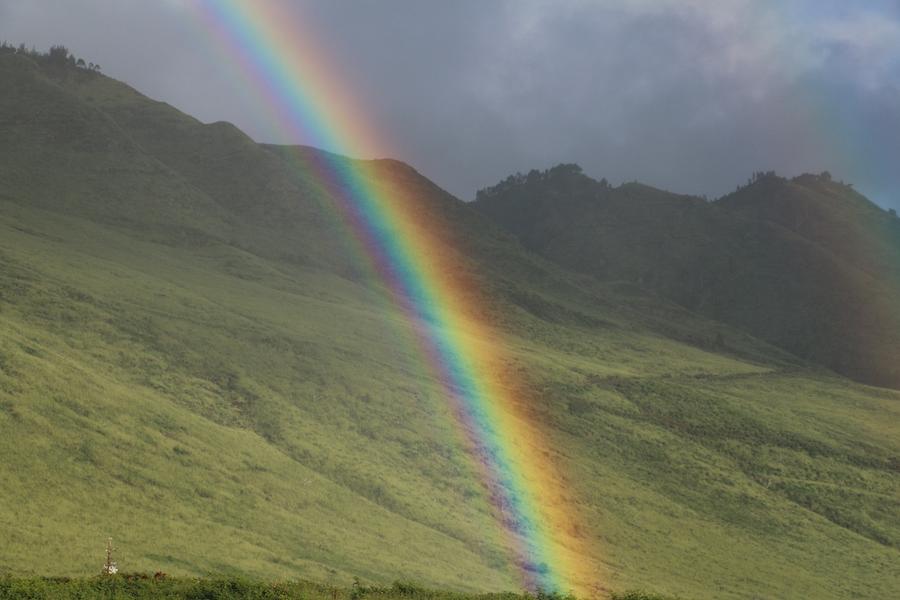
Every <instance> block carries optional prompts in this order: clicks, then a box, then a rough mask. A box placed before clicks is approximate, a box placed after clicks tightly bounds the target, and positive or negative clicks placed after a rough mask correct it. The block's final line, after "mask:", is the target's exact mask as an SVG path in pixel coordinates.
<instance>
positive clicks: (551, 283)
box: [0, 55, 900, 599]
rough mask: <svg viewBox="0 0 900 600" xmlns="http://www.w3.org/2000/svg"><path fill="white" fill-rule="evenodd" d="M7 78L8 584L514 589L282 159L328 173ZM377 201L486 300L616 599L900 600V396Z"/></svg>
mask: <svg viewBox="0 0 900 600" xmlns="http://www.w3.org/2000/svg"><path fill="white" fill-rule="evenodd" d="M0 82H2V85H0V125H2V127H0V129H2V130H3V131H4V133H5V135H4V136H3V137H2V138H0V434H2V435H0V456H2V457H3V460H2V462H0V540H2V543H0V574H4V573H9V574H13V575H30V574H36V575H69V576H76V575H84V574H92V573H95V572H96V571H97V570H99V568H100V566H101V564H102V561H103V549H104V544H105V541H106V537H107V536H112V537H113V538H114V539H115V542H116V545H117V547H118V559H119V563H120V566H121V567H122V568H123V569H125V570H127V571H138V570H140V571H149V572H154V571H156V570H162V571H165V572H167V573H169V574H173V575H199V574H207V573H216V574H223V575H231V574H244V575H249V576H254V577H264V578H271V579H283V578H296V577H303V578H310V579H313V580H317V581H320V582H323V583H327V584H337V585H347V584H348V583H349V582H350V581H351V579H352V578H353V577H354V576H358V577H360V578H361V579H362V580H363V581H364V582H370V583H375V584H386V583H389V582H391V581H394V580H397V579H401V580H408V581H416V582H418V583H421V584H423V585H428V586H440V587H443V588H448V589H451V590H459V591H470V592H472V591H499V590H514V589H515V587H516V585H517V583H516V578H515V573H514V570H513V568H512V566H511V565H510V562H509V557H508V556H507V555H506V553H505V552H504V551H503V547H502V542H501V540H500V538H499V535H498V532H497V527H496V525H494V524H493V523H492V519H491V516H490V511H489V507H488V506H487V503H486V501H485V499H484V494H483V492H482V490H481V488H480V484H479V483H478V478H477V475H476V472H475V465H473V464H472V463H471V462H470V460H469V457H468V456H467V455H466V454H465V453H464V452H463V450H462V447H463V444H462V443H461V440H460V439H459V438H458V436H457V433H456V431H455V429H454V426H453V424H452V423H453V421H452V416H451V414H450V409H449V407H448V406H447V405H446V404H445V402H444V400H443V398H442V396H441V394H440V386H439V385H438V382H437V381H434V380H433V378H432V377H431V376H430V375H429V371H428V369H427V368H426V367H425V365H424V364H423V363H422V360H421V358H420V357H419V356H418V355H417V351H416V350H415V348H416V346H415V344H414V343H413V338H412V332H411V331H410V330H409V329H408V326H407V324H406V323H405V321H404V319H403V318H402V316H401V314H400V313H399V312H398V311H397V310H396V309H395V308H394V307H393V306H392V305H391V304H390V303H389V302H388V301H387V299H386V294H385V293H384V291H383V290H382V289H381V288H380V287H379V286H378V284H377V282H374V281H373V280H372V279H371V278H370V277H368V276H367V275H366V273H365V271H364V270H361V269H360V267H359V265H358V264H357V261H356V260H355V259H354V258H353V254H352V252H350V251H349V250H348V248H347V247H346V242H345V239H346V236H345V234H344V233H342V231H341V224H340V223H339V222H337V221H336V220H335V218H334V217H333V211H331V210H330V209H329V205H328V198H326V197H323V196H322V195H321V193H320V192H319V191H318V190H317V189H316V186H315V182H314V181H312V180H310V179H309V178H308V176H307V175H306V174H304V173H303V172H298V171H297V170H296V169H294V168H293V167H292V164H293V159H292V158H291V156H292V155H293V154H295V153H306V154H312V155H314V154H315V153H316V152H317V151H315V150H313V149H308V148H273V147H267V146H260V145H257V144H254V143H253V142H252V141H250V140H249V139H248V138H247V137H246V136H244V135H243V134H241V133H240V132H239V131H237V130H236V129H234V128H233V127H232V126H230V125H226V124H213V125H203V124H201V123H199V122H197V121H195V120H194V119H191V118H190V117H187V116H185V115H183V114H181V113H178V112H177V111H176V110H174V109H173V108H171V107H168V106H166V105H164V104H161V103H158V102H153V101H151V100H149V99H147V98H145V97H143V96H141V95H140V94H138V93H137V92H136V91H134V90H132V89H130V88H128V87H127V86H125V85H124V84H121V83H119V82H116V81H114V80H112V79H109V78H106V77H103V76H102V75H99V74H96V73H90V72H84V71H80V70H77V69H73V68H67V67H62V66H54V65H52V64H46V63H44V62H42V61H40V60H36V59H34V58H28V57H24V56H20V55H11V56H10V55H2V56H0ZM348 160H349V159H348ZM374 177H377V178H378V181H377V182H376V183H377V184H378V185H384V186H396V187H398V188H402V189H404V190H407V191H410V190H411V191H414V192H415V194H416V196H417V197H420V198H421V206H420V207H419V209H420V210H423V211H431V212H432V213H433V215H434V219H433V220H434V222H438V223H441V224H442V228H441V231H436V232H435V235H436V236H446V237H441V239H442V240H444V244H445V249H446V251H447V252H452V253H454V256H455V257H456V264H458V268H460V269H465V270H467V271H471V272H472V273H473V276H474V277H476V278H477V279H478V281H480V283H481V286H482V287H483V288H484V289H485V290H488V291H489V292H490V294H491V297H492V299H493V301H492V303H491V304H490V305H486V306H482V307H480V308H479V310H484V311H488V312H489V313H490V316H491V318H492V319H493V320H494V321H495V322H497V323H498V324H499V326H501V327H502V328H503V329H504V331H505V332H507V333H508V335H509V337H510V356H511V361H512V362H511V364H509V365H508V368H509V369H510V370H511V371H513V370H514V371H518V372H521V373H525V374H527V377H528V378H529V382H530V385H531V386H532V387H533V389H534V396H533V399H532V402H533V406H531V407H530V410H531V412H532V414H534V415H537V416H539V418H540V421H541V423H542V425H543V427H545V429H546V431H547V434H548V438H549V440H550V443H551V447H549V448H547V451H548V452H549V453H551V454H553V455H554V456H556V457H557V459H558V462H559V463H560V464H562V465H564V467H565V474H564V477H565V480H566V482H567V485H568V486H569V487H570V488H571V489H569V490H567V493H569V494H570V495H571V496H572V497H573V498H576V499H577V501H578V504H579V509H580V510H581V511H582V513H583V515H584V529H583V531H582V532H581V535H582V536H583V538H584V540H585V542H586V546H587V547H588V548H589V549H590V552H591V553H592V557H591V560H593V561H594V562H595V563H596V564H597V581H596V584H597V587H596V590H597V592H598V593H600V594H605V593H607V592H608V591H610V590H626V589H631V588H643V589H647V590H649V591H653V592H658V593H666V594H680V595H683V596H685V597H690V598H760V597H763V598H767V597H781V598H791V597H794V598H809V597H815V598H821V599H828V598H846V597H858V598H887V597H892V596H894V595H896V592H897V591H898V589H900V575H898V573H897V571H896V568H895V566H896V564H897V560H898V558H900V520H898V518H897V514H900V501H898V497H900V494H898V492H900V475H898V459H897V456H898V450H900V442H898V440H900V435H898V433H900V431H898V422H900V421H898V416H900V415H898V413H900V393H897V392H893V391H887V390H883V389H878V388H872V387H866V386H863V385H860V384H856V383H853V382H851V381H848V380H846V379H843V378H841V377H839V376H837V375H833V374H831V373H830V372H827V371H825V370H823V369H821V368H818V367H815V366H812V365H811V364H809V363H806V362H804V361H803V360H801V359H799V358H796V357H795V356H793V355H791V354H788V353H786V352H784V351H782V350H778V349H776V348H775V347H773V346H770V345H767V344H766V343H764V342H761V341H758V340H756V339H754V338H752V337H750V336H748V335H747V334H745V333H742V332H741V331H739V330H737V329H733V328H730V327H728V326H727V325H722V324H720V323H717V322H714V321H711V320H707V319H704V318H702V317H700V316H697V315H696V314H693V313H690V312H688V311H686V310H684V309H682V308H680V307H678V306H677V305H675V304H670V303H667V302H665V301H663V300H660V299H657V298H652V297H649V296H648V295H646V294H645V293H644V292H642V291H640V290H639V289H637V288H636V287H634V286H632V285H628V284H623V283H607V284H603V283H598V282H597V281H596V280H595V279H593V278H590V277H586V276H582V275H574V274H570V273H567V272H565V271H563V270H561V269H560V268H559V267H556V266H554V265H553V264H552V263H549V262H547V261H545V260H543V259H541V258H539V257H537V256H536V255H533V254H529V253H528V252H527V251H525V250H524V249H523V248H522V246H521V245H520V244H519V242H518V241H516V240H515V239H514V238H513V237H511V236H509V235H508V234H505V233H503V232H502V231H501V230H500V229H498V228H497V227H496V226H495V225H493V224H492V223H490V222H489V221H488V220H487V219H485V218H484V217H483V216H482V215H481V214H479V213H478V212H477V211H476V210H474V209H473V208H472V207H470V206H468V205H466V204H464V203H462V202H460V201H458V200H456V199H454V198H452V197H451V196H449V195H447V194H446V193H444V192H442V191H441V190H439V189H438V188H437V187H436V186H434V185H433V184H432V183H430V182H429V181H428V180H427V179H425V178H423V177H421V176H420V175H419V174H417V173H416V172H415V171H414V170H412V169H411V168H409V167H407V166H405V165H402V164H401V163H397V162H395V161H380V162H379V163H378V168H377V171H376V174H375V175H374ZM449 231H452V232H454V233H455V235H454V236H450V235H449V234H448V232H449ZM451 241H452V242H453V243H454V244H455V245H454V246H453V247H450V246H449V245H448V244H450V243H451Z"/></svg>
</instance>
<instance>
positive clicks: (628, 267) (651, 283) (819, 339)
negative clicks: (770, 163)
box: [475, 165, 900, 388]
mask: <svg viewBox="0 0 900 600" xmlns="http://www.w3.org/2000/svg"><path fill="white" fill-rule="evenodd" d="M475 206H476V207H477V208H478V209H479V210H481V212H482V213H483V214H485V215H486V216H488V217H490V218H491V219H492V220H494V221H495V222H496V223H497V224H499V225H501V226H502V227H504V228H505V229H507V230H508V231H509V232H511V233H513V234H515V235H516V236H517V237H518V238H519V239H520V240H521V241H522V243H523V245H525V246H526V247H527V248H529V249H530V250H533V251H535V252H538V253H540V254H541V255H542V256H544V257H546V258H548V259H550V260H553V261H555V262H557V263H558V264H560V265H563V266H564V267H566V268H570V269H574V270H576V271H579V272H583V273H588V274H591V275H593V276H595V277H597V278H599V279H601V280H604V281H628V282H632V283H637V284H639V285H641V286H642V287H644V288H645V289H648V290H651V291H654V292H656V293H659V294H660V295H662V296H663V297H665V298H667V299H669V300H672V301H674V302H677V303H679V304H681V305H682V306H685V307H687V308H688V309H690V310H693V311H696V312H699V313H701V314H704V315H706V316H708V317H710V318H713V319H716V320H719V321H723V322H726V323H729V324H731V325H734V326H736V327H739V328H741V329H743V330H745V331H747V332H749V333H750V334H751V335H754V336H756V337H759V338H761V339H764V340H767V341H769V342H771V343H773V344H775V345H777V346H779V347H781V348H784V349H786V350H788V351H789V352H792V353H794V354H795V355H798V356H802V357H804V358H806V359H808V360H811V361H814V362H818V363H820V364H823V365H825V366H827V367H829V368H831V369H834V370H836V371H838V372H840V373H843V374H845V375H847V376H849V377H851V378H854V379H857V380H859V381H863V382H865V383H870V384H874V385H882V386H889V387H893V388H900V366H898V365H900V219H898V218H897V217H896V215H893V214H890V213H888V212H886V211H884V210H882V209H880V208H879V207H877V206H876V205H874V204H872V203H871V202H869V201H868V200H867V199H866V198H864V197H863V196H861V195H860V194H858V193H856V192H855V191H854V190H853V189H852V187H850V186H848V185H845V184H843V183H838V182H835V181H832V180H831V177H830V175H828V174H822V175H803V176H800V177H796V178H794V179H792V180H787V179H784V178H781V177H778V176H776V175H774V174H772V173H768V174H763V173H758V174H756V176H755V177H754V179H753V180H752V181H751V182H749V183H748V184H747V185H746V186H744V187H741V188H740V189H738V190H737V191H736V192H735V193H733V194H730V195H728V196H727V197H725V198H722V199H720V200H718V201H716V202H706V201H704V200H703V199H701V198H696V197H691V196H680V195H677V194H672V193H669V192H664V191H661V190H657V189H654V188H652V187H649V186H645V185H641V184H639V183H628V184H624V185H621V186H619V187H615V188H614V187H611V186H609V185H608V184H607V183H606V182H605V181H602V182H598V181H595V180H593V179H591V178H589V177H587V176H586V175H584V174H583V173H581V171H580V169H578V168H577V167H576V166H574V165H568V166H566V165H561V166H559V167H557V168H554V169H550V170H548V171H545V172H542V173H541V172H537V171H534V172H532V173H531V174H529V175H527V176H519V177H518V178H517V177H512V178H510V179H508V180H507V181H505V182H503V183H501V184H499V185H497V186H495V187H493V188H488V189H486V190H483V191H482V192H480V193H479V201H478V202H476V203H475Z"/></svg>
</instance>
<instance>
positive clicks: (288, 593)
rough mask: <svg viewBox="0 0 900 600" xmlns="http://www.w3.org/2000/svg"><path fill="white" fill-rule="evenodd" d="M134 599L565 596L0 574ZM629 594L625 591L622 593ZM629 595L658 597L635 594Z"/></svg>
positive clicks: (11, 596)
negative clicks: (24, 576) (27, 576)
mask: <svg viewBox="0 0 900 600" xmlns="http://www.w3.org/2000/svg"><path fill="white" fill-rule="evenodd" d="M26 598H27V599H34V600H37V599H45V598H46V599H49V598H53V599H54V600H68V599H71V600H76V599H77V600H91V599H93V598H102V599H103V600H140V599H142V598H147V599H151V598H152V599H154V600H156V599H159V598H171V599H182V598H189V599H201V598H202V599H204V600H299V599H301V598H302V599H303V600H402V599H406V600H568V599H567V597H565V596H559V595H556V594H543V593H538V594H537V595H530V594H514V593H509V592H507V593H500V594H461V593H456V592H448V591H437V590H429V589H425V588H421V587H418V586H416V585H413V584H410V583H403V582H395V583H394V584H393V585H391V586H390V587H378V586H364V585H361V584H360V583H359V582H354V584H353V586H351V587H349V588H340V587H332V586H326V585H322V584H317V583H312V582H309V581H287V582H276V583H266V582H261V581H257V580H252V579H247V578H242V577H228V578H224V577H221V578H204V579H185V578H172V577H167V576H165V575H164V574H162V573H157V574H156V575H147V574H143V573H133V574H126V575H116V576H102V577H94V578H89V579H86V578H76V579H70V578H67V577H58V578H52V579H47V578H31V579H25V578H16V579H13V578H0V600H22V599H26ZM623 598H627V599H628V600H631V598H632V597H631V596H627V597H623ZM634 598H635V600H637V599H638V598H639V600H664V599H662V598H657V597H653V598H650V597H649V596H640V597H638V596H635V597H634Z"/></svg>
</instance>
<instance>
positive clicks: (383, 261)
mask: <svg viewBox="0 0 900 600" xmlns="http://www.w3.org/2000/svg"><path fill="white" fill-rule="evenodd" d="M188 6H189V7H190V9H191V10H192V12H193V14H194V15H195V16H196V18H197V19H198V20H199V21H200V22H201V23H202V26H203V29H204V30H205V31H206V33H207V34H208V35H210V37H211V38H212V39H213V40H214V41H215V42H216V44H217V45H219V46H220V47H222V48H223V50H224V51H225V53H226V55H227V57H228V60H229V61H231V62H233V63H235V64H236V65H238V66H239V67H240V71H241V72H242V74H243V76H244V77H245V78H246V79H247V83H248V84H249V86H250V87H252V88H253V90H255V91H256V92H257V93H259V94H260V98H261V100H262V102H263V108H264V109H265V110H266V111H267V112H269V113H270V115H269V116H270V117H271V121H272V126H273V128H274V129H275V130H277V131H278V132H279V133H281V134H282V135H285V134H286V135H287V138H288V139H291V140H303V141H304V142H305V143H309V144H310V145H314V146H316V147H319V148H323V149H326V150H328V151H329V152H334V153H337V154H340V155H345V156H360V155H370V156H371V155H373V154H377V153H382V152H384V151H385V146H384V145H383V143H382V140H384V139H385V138H384V136H381V135H379V134H378V133H377V132H376V131H375V130H374V128H373V127H372V126H371V124H370V123H369V122H368V121H367V120H366V119H365V117H364V114H363V113H362V112H361V111H360V110H358V109H357V107H355V106H354V105H353V102H352V100H353V98H354V95H353V94H352V93H350V92H349V90H348V89H347V88H346V87H345V86H344V85H342V82H341V81H340V80H339V79H338V78H337V75H336V73H337V70H335V69H333V68H331V67H330V66H329V64H328V62H327V60H325V57H324V56H323V53H322V52H321V50H320V45H319V44H317V43H316V42H315V36H314V35H313V34H312V32H310V31H308V30H304V31H300V30H299V29H298V28H299V27H300V26H301V23H298V19H297V18H296V15H294V14H288V13H286V12H284V9H283V7H282V6H281V5H280V4H279V3H277V2H273V1H271V0H252V1H250V0H247V1H241V0H220V1H216V0H191V1H189V2H188ZM309 156H310V155H307V154H303V155H302V156H301V154H300V153H297V154H296V161H297V167H298V168H302V169H304V171H305V172H306V173H312V174H313V175H314V179H315V181H316V182H317V185H318V186H319V187H320V189H321V190H322V191H323V192H325V193H326V194H327V197H328V198H330V199H331V200H332V201H333V203H334V206H335V208H336V209H337V211H338V212H339V215H340V218H341V220H342V221H343V223H344V224H345V225H346V228H347V229H348V230H349V231H350V232H351V233H352V236H353V238H354V241H355V243H356V245H358V246H359V247H360V248H361V249H362V252H363V254H364V255H365V257H366V259H367V260H368V262H369V263H370V266H371V267H372V268H373V269H374V271H375V272H376V273H377V274H378V276H379V277H380V279H381V280H383V281H384V282H385V283H386V285H387V286H388V288H389V289H390V291H391V295H392V296H393V298H394V300H395V301H396V303H397V305H398V306H399V307H400V309H401V310H402V311H403V313H404V314H405V316H406V317H407V319H408V321H409V323H410V324H411V326H412V328H413V330H414V332H415V335H416V338H417V340H418V343H419V346H420V350H421V352H422V354H423V356H424V357H425V358H426V359H427V363H428V365H429V368H430V369H431V371H432V373H433V374H434V375H435V376H436V377H437V378H438V379H439V381H440V382H441V385H442V388H443V392H444V394H445V396H446V398H447V401H448V402H449V403H450V405H451V408H452V410H453V412H454V414H455V416H456V420H457V425H458V427H459V428H460V430H461V431H462V432H463V435H464V439H465V440H466V444H467V447H468V449H469V450H470V451H471V453H472V456H473V457H474V462H475V464H476V466H477V468H478V470H479V471H480V473H481V476H482V479H483V483H484V485H485V489H486V493H487V495H488V497H489V499H490V501H491V505H492V507H493V509H494V511H495V516H496V520H497V522H498V527H499V528H500V529H501V530H502V532H503V533H504V538H505V539H506V540H508V546H509V549H510V552H511V556H512V561H511V562H512V563H513V564H515V565H516V567H517V571H518V574H519V576H520V581H521V585H522V586H523V587H524V588H526V589H529V590H537V589H542V590H545V591H556V592H563V593H565V592H572V593H585V592H586V591H587V590H588V586H589V585H591V584H593V583H594V582H592V581H590V579H591V578H592V577H596V573H595V570H594V568H593V567H592V565H591V564H590V560H589V559H588V558H587V554H586V553H585V552H584V551H583V549H582V541H581V540H580V534H579V526H578V525H579V524H578V522H577V520H576V519H575V517H574V516H573V506H572V504H573V503H572V502H571V501H570V500H569V499H568V498H567V494H568V492H567V490H566V489H565V483H564V480H563V478H562V477H561V476H560V475H559V472H558V471H559V469H558V468H557V467H556V464H555V459H554V458H552V454H551V453H549V452H548V451H547V447H548V444H546V443H545V442H544V440H545V438H544V437H543V436H542V434H541V431H540V429H539V427H537V426H536V423H535V422H534V421H535V419H534V418H533V417H530V416H529V414H528V408H527V402H524V400H525V399H526V395H525V391H524V390H523V389H522V388H521V386H520V385H518V384H517V383H516V382H515V381H514V380H513V379H512V378H511V377H510V376H509V375H507V374H506V373H507V371H508V368H505V365H506V364H508V357H507V356H506V355H505V353H504V343H503V338H502V335H501V334H500V333H499V332H498V331H496V330H495V329H494V328H493V327H491V326H490V325H489V324H488V323H487V322H486V319H485V318H484V317H483V316H479V314H482V313H480V312H479V308H480V307H479V306H478V305H479V304H481V303H484V302H486V300H485V299H484V298H483V297H481V294H480V293H479V287H478V286H477V285H476V282H475V281H474V278H473V277H472V276H471V275H469V274H467V273H466V272H465V271H466V269H464V268H461V266H460V265H463V264H464V261H463V260H462V258H461V256H460V255H459V254H458V251H455V250H454V247H455V245H454V244H452V243H450V242H448V239H447V236H448V235H449V234H448V232H447V230H446V227H444V226H443V224H442V223H440V222H437V221H436V217H434V215H433V214H431V213H430V212H429V211H427V210H422V206H421V203H417V202H416V198H415V197H413V196H414V194H413V193H412V192H410V191H409V190H406V189H403V188H402V186H392V185H391V184H389V183H385V182H384V178H379V177H377V176H376V173H375V169H376V167H377V164H376V161H362V160H356V161H348V160H346V159H344V158H342V157H339V156H331V155H329V154H327V153H316V154H315V158H310V157H309Z"/></svg>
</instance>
